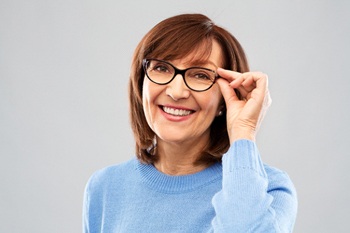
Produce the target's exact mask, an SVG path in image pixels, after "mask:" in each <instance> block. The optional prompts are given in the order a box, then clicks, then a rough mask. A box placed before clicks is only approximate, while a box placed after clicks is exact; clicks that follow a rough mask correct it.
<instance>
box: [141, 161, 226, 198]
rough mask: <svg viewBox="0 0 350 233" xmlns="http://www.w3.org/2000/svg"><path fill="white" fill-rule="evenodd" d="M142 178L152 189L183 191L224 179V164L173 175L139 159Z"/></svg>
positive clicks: (165, 191)
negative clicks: (191, 172) (195, 171)
mask: <svg viewBox="0 0 350 233" xmlns="http://www.w3.org/2000/svg"><path fill="white" fill-rule="evenodd" d="M137 170H138V171H139V173H140V176H141V179H142V181H143V182H145V183H146V184H147V185H148V186H150V187H151V188H152V189H154V190H156V191H159V192H163V193H183V192H190V191H193V190H196V189H199V188H201V187H203V186H206V185H209V184H210V183H213V182H215V181H217V180H221V179H222V165H221V163H215V164H213V165H211V166H210V167H208V168H206V169H204V170H202V171H200V172H197V173H194V174H189V175H179V176H171V175H167V174H164V173H162V172H160V171H158V170H157V169H156V168H155V167H154V165H152V164H143V163H141V162H139V161H137Z"/></svg>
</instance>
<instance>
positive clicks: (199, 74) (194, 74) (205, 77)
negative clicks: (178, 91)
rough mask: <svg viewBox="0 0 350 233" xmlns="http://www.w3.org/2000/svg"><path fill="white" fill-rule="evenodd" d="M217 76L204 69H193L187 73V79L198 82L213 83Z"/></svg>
mask: <svg viewBox="0 0 350 233" xmlns="http://www.w3.org/2000/svg"><path fill="white" fill-rule="evenodd" d="M213 76H215V74H214V73H210V71H207V70H204V69H191V70H189V71H188V73H187V77H188V78H191V79H194V80H198V81H213V80H214V77H213Z"/></svg>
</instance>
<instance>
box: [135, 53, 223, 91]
mask: <svg viewBox="0 0 350 233" xmlns="http://www.w3.org/2000/svg"><path fill="white" fill-rule="evenodd" d="M150 60H153V61H159V62H164V63H166V64H168V65H170V66H171V67H173V68H174V71H175V72H174V76H173V77H172V78H171V79H170V80H169V81H168V82H165V83H158V82H155V81H154V80H152V79H151V78H150V77H149V76H148V73H147V63H148V62H149V61H150ZM142 66H143V70H144V72H145V74H146V76H147V78H148V79H149V80H150V81H151V82H153V83H155V84H158V85H166V84H169V83H171V81H173V80H174V78H175V77H176V75H178V74H181V76H182V79H183V80H184V83H185V85H186V86H187V87H188V88H189V89H190V90H192V91H196V92H203V91H207V90H209V89H210V88H211V87H212V86H213V85H214V83H215V82H216V80H217V79H218V78H219V76H218V74H217V73H216V72H215V71H214V70H212V69H209V68H205V67H196V66H194V67H189V68H187V69H179V68H177V67H175V66H174V65H173V64H171V63H169V62H167V61H164V60H159V59H154V58H144V59H143V60H142ZM191 69H203V70H207V71H210V72H213V73H214V74H215V79H214V80H213V82H212V84H211V85H210V86H209V87H208V88H206V89H204V90H196V89H193V88H191V87H190V86H189V85H188V84H187V82H186V78H185V74H186V71H188V70H191Z"/></svg>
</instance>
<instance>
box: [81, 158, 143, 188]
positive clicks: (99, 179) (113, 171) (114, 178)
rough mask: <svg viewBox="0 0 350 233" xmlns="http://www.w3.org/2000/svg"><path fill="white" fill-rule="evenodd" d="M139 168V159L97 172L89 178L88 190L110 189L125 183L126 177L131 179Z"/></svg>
mask: <svg viewBox="0 0 350 233" xmlns="http://www.w3.org/2000/svg"><path fill="white" fill-rule="evenodd" d="M136 167H137V159H136V158H132V159H130V160H128V161H125V162H122V163H120V164H114V165H111V166H107V167H105V168H102V169H100V170H97V171H95V172H94V173H93V174H92V175H91V176H90V178H89V180H88V182H87V185H86V189H87V190H94V189H99V190H103V188H106V187H109V186H111V185H118V183H119V184H121V183H123V180H124V179H125V177H130V175H132V174H133V171H134V170H135V169H136Z"/></svg>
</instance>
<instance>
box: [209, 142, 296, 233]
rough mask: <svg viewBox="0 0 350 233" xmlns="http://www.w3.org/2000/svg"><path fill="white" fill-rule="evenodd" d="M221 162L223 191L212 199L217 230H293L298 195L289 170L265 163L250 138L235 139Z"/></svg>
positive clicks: (224, 232) (279, 231)
mask: <svg viewBox="0 0 350 233" xmlns="http://www.w3.org/2000/svg"><path fill="white" fill-rule="evenodd" d="M222 163H223V168H222V169H223V179H222V190H221V191H219V192H218V193H216V194H215V196H214V197H213V200H212V203H213V206H214V209H215V213H216V216H215V217H214V219H213V221H212V230H213V231H214V232H215V233H218V232H222V233H228V232H244V233H246V232H264V233H269V232H276V233H277V232H278V233H282V232H283V233H284V232H292V230H293V227H294V222H295V218H296V212H297V198H296V192H295V189H294V186H293V184H292V182H291V180H290V179H289V177H288V175H287V174H286V173H284V172H282V171H280V170H278V169H273V168H270V167H267V166H264V164H263V163H262V161H261V158H260V154H259V152H258V149H257V147H256V144H255V143H254V142H252V141H249V140H238V141H236V142H234V143H233V145H231V148H230V149H229V151H228V152H227V153H226V154H225V155H224V156H223V159H222Z"/></svg>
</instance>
